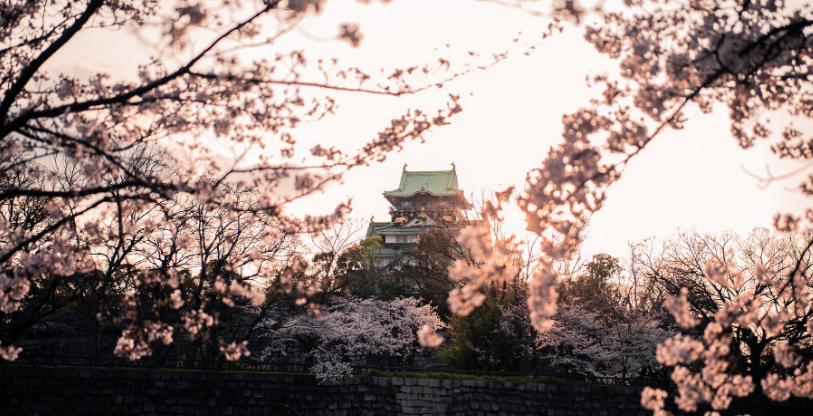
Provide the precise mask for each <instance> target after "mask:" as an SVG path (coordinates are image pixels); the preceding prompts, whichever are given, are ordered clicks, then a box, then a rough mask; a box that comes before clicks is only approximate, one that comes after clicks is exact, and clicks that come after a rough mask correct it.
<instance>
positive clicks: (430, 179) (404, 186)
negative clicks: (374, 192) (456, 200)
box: [384, 169, 462, 197]
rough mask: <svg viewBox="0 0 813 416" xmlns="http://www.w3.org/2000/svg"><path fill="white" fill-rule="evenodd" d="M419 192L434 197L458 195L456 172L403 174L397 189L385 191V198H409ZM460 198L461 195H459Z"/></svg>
mask: <svg viewBox="0 0 813 416" xmlns="http://www.w3.org/2000/svg"><path fill="white" fill-rule="evenodd" d="M419 192H425V193H429V194H431V195H435V196H444V195H460V194H462V192H461V191H460V189H458V187H457V172H455V170H454V169H452V170H434V171H424V172H407V171H406V170H404V172H403V173H402V174H401V184H400V185H399V186H398V189H395V190H392V191H385V192H384V196H385V197H409V196H412V195H415V194H417V193H419ZM461 196H462V195H461Z"/></svg>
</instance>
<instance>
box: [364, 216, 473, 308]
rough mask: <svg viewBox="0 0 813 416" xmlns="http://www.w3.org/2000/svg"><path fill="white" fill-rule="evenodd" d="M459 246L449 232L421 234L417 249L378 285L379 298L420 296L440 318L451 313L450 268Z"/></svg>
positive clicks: (407, 252) (413, 249)
mask: <svg viewBox="0 0 813 416" xmlns="http://www.w3.org/2000/svg"><path fill="white" fill-rule="evenodd" d="M458 249H459V248H458V246H457V243H456V242H455V241H454V238H452V235H451V234H450V233H449V232H448V231H444V230H430V231H427V232H425V233H423V234H421V235H420V237H419V238H418V243H417V244H416V245H415V247H414V248H412V249H410V250H405V251H404V255H403V259H402V261H401V263H400V264H399V265H398V266H397V267H396V268H394V269H393V270H392V271H391V272H390V274H389V276H387V278H386V279H382V280H381V281H380V282H379V297H381V298H382V299H395V298H397V297H406V296H411V297H417V298H421V299H424V300H425V301H427V302H428V303H430V304H432V305H433V306H435V307H436V308H437V311H438V314H439V315H440V316H441V318H444V319H447V318H448V317H449V316H450V315H451V313H450V311H449V307H448V305H447V303H446V298H447V297H448V296H449V291H450V290H452V288H453V287H454V283H453V282H452V281H451V280H449V273H448V270H449V266H450V265H451V264H452V263H453V262H454V260H455V258H456V256H455V252H456V250H458Z"/></svg>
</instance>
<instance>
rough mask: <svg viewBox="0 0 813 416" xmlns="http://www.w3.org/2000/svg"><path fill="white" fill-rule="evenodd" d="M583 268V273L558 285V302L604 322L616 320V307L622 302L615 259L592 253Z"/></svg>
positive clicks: (619, 268)
mask: <svg viewBox="0 0 813 416" xmlns="http://www.w3.org/2000/svg"><path fill="white" fill-rule="evenodd" d="M585 268H586V272H585V273H584V274H582V275H580V276H577V277H575V278H571V279H568V280H565V281H564V282H562V285H561V286H560V292H559V302H560V303H562V304H576V305H580V306H582V307H583V308H584V309H585V310H587V311H590V312H594V313H596V314H598V316H599V317H601V318H603V319H605V320H611V319H615V318H618V310H617V309H618V308H617V306H619V305H620V304H621V303H622V302H623V299H622V296H621V292H620V290H619V285H618V281H617V280H618V278H619V275H620V273H621V265H620V262H619V260H618V259H617V258H615V257H612V256H610V255H609V254H604V253H602V254H596V255H595V256H593V260H591V261H590V262H589V263H587V265H586V266H585Z"/></svg>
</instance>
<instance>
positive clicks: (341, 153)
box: [0, 0, 506, 359]
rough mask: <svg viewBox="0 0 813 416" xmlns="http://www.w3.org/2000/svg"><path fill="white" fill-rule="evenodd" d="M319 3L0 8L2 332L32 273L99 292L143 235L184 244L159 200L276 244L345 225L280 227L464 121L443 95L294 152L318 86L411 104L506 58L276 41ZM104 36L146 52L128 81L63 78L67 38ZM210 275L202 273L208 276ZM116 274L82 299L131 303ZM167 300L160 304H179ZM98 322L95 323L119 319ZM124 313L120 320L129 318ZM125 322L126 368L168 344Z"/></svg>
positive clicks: (3, 348) (299, 222)
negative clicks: (357, 142) (241, 198)
mask: <svg viewBox="0 0 813 416" xmlns="http://www.w3.org/2000/svg"><path fill="white" fill-rule="evenodd" d="M363 2H364V3H366V1H363ZM238 3H239V4H238ZM323 4H324V0H288V1H279V0H264V1H260V0H257V1H249V2H232V1H226V0H224V1H214V2H207V3H201V2H195V1H188V0H177V1H175V0H169V1H156V0H141V1H136V2H129V1H115V0H83V1H73V0H59V1H45V0H35V1H10V2H4V3H3V4H2V5H0V16H1V18H0V21H1V22H2V24H1V25H0V26H2V29H0V74H2V75H0V77H1V78H0V83H1V84H2V87H0V88H2V94H1V95H0V160H2V161H3V162H2V164H0V169H2V172H1V173H2V175H0V176H2V177H3V178H4V179H3V180H2V189H0V201H2V204H3V205H2V207H3V216H2V221H1V222H0V236H2V237H1V238H2V241H1V242H0V244H2V246H0V264H2V267H3V273H2V276H0V322H6V321H7V320H8V319H9V318H7V317H8V316H9V314H14V313H16V312H18V311H19V308H20V307H21V302H22V301H23V300H24V299H26V296H27V295H28V293H29V292H30V291H31V289H32V284H34V282H36V281H37V280H38V279H42V277H43V276H62V277H67V276H74V275H77V274H87V273H91V272H93V271H94V270H102V273H103V274H104V277H102V278H101V281H102V282H112V281H113V280H111V277H112V276H113V274H115V273H113V272H114V271H116V270H119V269H120V267H119V266H121V265H126V264H128V262H129V261H131V260H132V257H131V254H132V253H134V250H136V247H137V246H139V245H141V246H143V245H144V244H147V243H148V242H149V241H150V240H149V238H148V236H153V237H155V236H157V235H163V236H164V238H167V239H168V240H166V241H158V242H154V244H155V245H156V247H158V246H160V247H161V249H162V250H163V248H165V247H164V245H166V246H168V247H170V248H171V247H172V246H173V244H176V243H178V244H181V245H184V244H182V243H188V242H185V241H181V239H183V238H187V237H183V236H184V235H188V234H183V233H182V234H181V236H180V237H178V239H175V240H173V237H172V231H173V227H174V225H173V226H169V225H166V224H165V223H164V221H166V220H167V218H162V214H161V212H163V213H164V214H167V213H169V211H171V210H172V209H169V208H166V207H165V205H166V204H169V205H171V204H174V203H177V202H178V201H187V202H188V201H191V200H194V201H197V203H198V204H199V205H200V206H201V207H206V208H205V209H204V211H206V213H205V214H204V215H205V216H207V217H210V218H215V221H221V219H219V216H220V217H223V218H226V219H227V220H228V221H231V220H234V221H241V220H240V219H239V218H240V216H241V215H251V216H267V217H268V218H270V219H273V221H274V223H275V224H276V225H277V228H278V229H279V230H282V232H284V233H288V234H292V233H303V232H304V233H310V232H318V231H319V230H322V229H324V228H325V227H326V226H328V225H329V224H331V222H332V221H335V220H337V219H340V218H342V217H343V216H344V215H345V214H346V213H347V212H348V211H349V204H347V203H344V204H341V205H339V206H337V207H336V209H335V211H334V213H333V214H331V215H326V216H319V217H316V216H306V217H305V218H294V217H291V216H288V215H286V214H285V213H284V208H285V207H286V205H287V204H289V203H290V202H291V201H293V200H296V199H299V198H303V197H306V196H308V195H310V194H312V193H313V192H315V191H317V190H319V189H321V187H322V186H323V185H324V184H326V183H328V182H330V181H335V180H340V179H341V176H342V174H343V173H344V172H346V171H347V170H348V169H351V168H353V167H357V166H363V165H366V164H369V163H372V162H376V161H382V160H384V159H385V158H386V154H387V152H390V151H393V150H397V149H400V147H401V146H402V145H403V144H404V143H405V142H406V141H408V140H414V139H419V140H422V138H423V135H424V134H425V133H426V132H427V131H429V130H431V129H432V128H435V127H438V126H443V125H445V124H448V123H449V121H450V117H452V116H453V115H454V114H456V113H458V112H460V111H461V107H460V106H459V105H458V102H457V101H458V100H457V97H456V96H453V95H450V96H449V99H448V100H447V102H446V103H445V104H441V106H440V108H434V109H432V110H431V111H423V110H417V109H415V110H408V111H407V112H405V113H404V114H402V115H400V116H397V117H395V118H393V119H392V120H391V121H389V122H386V123H383V124H384V125H383V128H382V129H381V132H380V133H379V134H378V136H377V137H374V138H373V139H372V140H370V141H369V142H368V143H367V144H365V145H363V146H362V147H360V148H358V149H348V148H341V146H339V144H335V143H321V144H318V145H315V146H313V147H311V148H310V149H301V146H298V145H297V140H296V136H295V130H296V128H297V127H298V126H299V125H300V124H301V123H304V122H308V121H314V120H319V119H320V118H322V117H324V116H326V115H329V114H330V113H331V112H332V111H333V109H334V108H335V105H336V100H335V99H334V98H332V97H330V96H329V95H327V93H329V92H341V93H356V94H369V95H380V96H401V95H405V94H415V93H418V92H421V91H424V90H427V89H430V88H442V85H443V83H444V82H445V81H447V80H450V79H454V78H455V77H457V76H460V75H462V74H463V73H466V72H470V71H474V70H479V69H483V68H486V67H489V66H490V65H493V64H494V63H496V62H499V61H501V60H502V59H504V58H505V57H506V55H505V54H503V53H500V54H496V55H493V59H488V60H482V59H481V58H479V55H478V56H473V57H472V60H471V61H470V62H467V63H465V64H463V65H459V66H454V65H453V64H452V63H450V62H449V60H447V59H444V58H442V57H441V58H440V59H438V60H436V61H435V63H433V64H425V63H417V64H416V65H414V66H409V67H405V68H392V70H391V71H390V72H385V73H382V74H381V75H378V74H377V73H376V74H370V73H368V72H365V70H364V69H362V68H357V67H351V66H342V64H340V63H338V62H337V61H336V60H323V59H314V60H311V59H309V56H308V55H307V54H306V52H305V51H303V50H287V49H282V48H279V47H278V46H277V44H278V43H277V42H278V40H279V39H281V38H282V37H285V36H286V35H288V34H289V33H291V31H292V29H293V28H294V27H295V26H296V25H297V24H298V23H299V22H300V21H301V20H302V19H304V18H306V17H307V16H309V15H312V14H315V13H320V12H322V10H323ZM106 31H115V32H116V33H125V34H127V35H128V36H132V37H134V38H137V39H139V40H140V41H141V42H142V44H143V45H144V47H145V48H147V49H149V48H152V49H151V50H150V52H151V53H153V56H152V57H151V58H150V59H148V60H145V61H143V62H141V63H139V65H138V67H137V68H133V73H135V74H136V76H134V77H128V76H125V75H121V74H110V73H104V72H96V73H92V74H91V75H84V74H76V73H72V72H70V70H69V69H67V68H66V66H65V65H61V64H59V63H58V59H60V57H63V58H64V55H65V54H67V53H68V52H66V50H67V47H66V45H71V44H73V43H76V42H79V40H78V39H80V38H81V37H82V35H83V34H85V33H88V32H93V33H96V36H103V34H104V33H107V32H106ZM362 37H363V36H362V33H361V31H360V29H359V28H358V27H357V26H356V25H351V24H346V25H344V26H343V31H341V32H340V36H339V40H340V41H346V42H349V43H350V44H352V45H354V46H355V45H358V43H359V42H360V41H361V39H362ZM249 49H253V50H258V51H260V54H261V55H264V56H266V57H268V58H266V59H253V58H251V56H252V55H250V54H246V53H245V51H247V50H249ZM254 56H257V55H254ZM376 69H378V68H377V67H376ZM91 72H93V71H91ZM223 149H227V151H226V154H225V155H224V154H223ZM139 152H146V154H150V153H155V152H158V153H161V154H162V155H163V156H162V160H163V165H164V167H162V168H160V169H157V168H158V166H151V165H149V164H146V165H144V164H135V165H134V164H131V163H130V162H129V160H132V159H133V157H134V155H135V154H137V153H139ZM60 167H63V168H66V169H69V171H65V170H64V169H62V170H60ZM165 168H169V169H165ZM224 186H226V187H229V186H233V187H236V188H238V189H243V188H249V189H250V190H251V191H252V192H253V193H254V195H255V196H256V200H255V201H254V202H253V203H252V207H251V210H252V211H251V212H250V213H245V212H244V211H243V208H242V207H241V206H240V203H239V202H238V201H237V200H235V199H234V198H221V196H224V195H223V193H222V191H221V190H222V189H223V187H224ZM226 196H234V194H233V193H227V195H226ZM187 202H183V203H182V205H185V204H186V203H187ZM215 206H216V207H215ZM162 210H163V211H162ZM173 215H175V214H173ZM179 215H180V214H179ZM140 216H144V218H140ZM90 218H94V219H93V220H91V219H90ZM134 219H137V220H138V221H133V220H134ZM198 220H199V222H200V221H204V219H203V218H199V219H198ZM205 221H209V219H206V220H205ZM228 221H226V222H228ZM262 221H266V219H263V220H262ZM136 224H137V225H136ZM133 227H135V228H138V229H139V230H135V229H133ZM227 234H228V233H227ZM208 238H209V237H205V238H204V239H208ZM94 242H95V243H97V247H96V248H100V247H101V246H102V245H106V248H105V250H97V251H95V252H94V250H95V249H96V248H93V247H91V245H92V244H94ZM206 242H207V244H208V243H209V240H206ZM218 244H219V243H218ZM153 248H155V247H153ZM157 253H158V252H157V251H155V252H154V253H153V254H155V255H156V256H157V255H158V254H157ZM201 253H203V251H200V252H198V254H201ZM162 254H167V253H166V252H163V251H162ZM244 254H245V253H244ZM167 255H172V256H175V255H176V254H173V253H171V252H170V253H169V254H167ZM206 256H208V254H207V255H205V256H204V257H206ZM215 257H216V256H215ZM227 257H228V256H226V257H217V258H218V259H224V258H227ZM199 260H204V259H203V258H201V259H199ZM141 261H142V262H143V263H141V264H143V265H144V266H145V267H146V265H147V264H152V265H155V263H156V262H158V263H161V264H164V265H165V264H169V263H166V262H165V261H163V260H162V259H161V258H160V256H159V257H156V258H149V256H146V257H142V259H141ZM196 261H197V260H196ZM100 262H101V263H104V264H103V265H101V266H100V264H99V263H100ZM197 262H198V263H199V264H198V267H199V269H197V270H198V272H199V273H200V276H201V277H202V279H201V281H207V282H210V283H211V282H215V286H216V287H215V288H214V290H216V291H218V294H219V295H222V296H225V297H226V298H228V297H229V296H230V295H231V294H234V293H236V294H240V295H247V296H248V297H249V298H251V297H252V296H255V295H251V294H250V293H252V292H249V290H250V289H251V286H244V285H243V284H242V283H240V282H238V281H235V280H233V281H232V282H233V283H225V284H226V285H227V286H226V288H225V289H223V288H222V287H221V286H222V285H219V284H217V278H216V277H214V276H218V275H223V274H222V273H220V272H219V271H217V270H216V271H213V272H212V273H210V270H209V268H210V267H215V268H216V267H220V266H218V264H219V263H218V262H217V261H214V263H212V262H209V261H208V260H207V261H197ZM231 264H232V266H231V267H237V266H236V264H234V263H231ZM128 267H129V266H128ZM172 267H175V265H174V264H172V266H171V267H170V268H168V269H166V270H162V272H161V273H152V272H151V274H150V277H149V278H146V279H147V281H148V282H152V284H155V285H159V284H160V285H170V286H173V287H174V285H175V279H177V274H178V272H179V271H178V270H177V269H173V268H172ZM105 270H106V271H105ZM259 273H262V272H259ZM210 274H211V277H213V279H214V280H211V279H208V277H210ZM130 275H131V276H134V277H133V280H131V281H130V282H129V283H128V284H129V286H127V287H125V286H121V285H118V284H108V283H103V285H106V286H105V287H106V288H107V289H105V291H104V293H105V295H104V296H101V295H100V294H96V295H94V296H97V298H98V299H106V298H107V297H108V296H107V295H111V296H113V294H114V293H115V294H117V295H119V297H120V299H119V300H120V305H124V307H123V309H122V310H128V311H132V310H134V309H133V308H136V309H137V308H141V307H142V306H143V304H142V299H140V296H141V295H140V294H139V293H137V292H138V291H140V290H143V289H137V288H139V287H140V288H143V287H145V286H143V285H141V286H139V285H138V283H140V282H141V281H142V279H144V278H145V277H143V276H136V275H133V274H132V273H130ZM204 276H205V277H206V279H203V277H204ZM267 277H268V276H263V278H267ZM150 279H157V280H150ZM60 281H63V280H60ZM146 284H147V286H149V285H150V284H151V283H146ZM207 284H208V283H207ZM34 286H36V284H34ZM204 286H205V285H204ZM126 288H129V289H130V290H134V291H136V292H131V291H127V290H124V289H126ZM201 290H203V287H201V288H200V290H198V291H197V292H200V291H201ZM206 290H210V289H206ZM197 292H195V293H197ZM128 293H130V294H128ZM172 293H174V292H172ZM177 298H178V296H175V299H170V300H167V302H169V304H174V305H178V304H180V303H181V301H180V300H177ZM193 298H195V299H199V298H202V297H201V296H199V295H198V294H193ZM187 300H188V299H187ZM101 302H103V303H104V302H106V301H101ZM224 302H225V303H226V304H227V303H229V302H228V301H227V300H224ZM203 303H205V302H202V303H201V304H203ZM208 305H211V304H208ZM102 309H104V308H102ZM107 309H108V310H112V309H111V308H110V307H107ZM192 309H193V308H188V309H185V310H182V313H183V319H184V321H183V322H185V324H184V328H185V329H186V330H187V331H189V332H190V334H200V333H201V332H200V331H196V330H195V328H198V329H202V328H208V327H209V326H211V325H209V324H210V323H214V322H216V319H215V318H213V317H212V316H211V315H209V314H208V312H206V313H204V312H202V311H201V310H200V309H199V308H197V309H194V310H192ZM100 312H101V317H102V318H103V319H106V317H109V318H110V319H112V317H113V316H114V315H115V314H112V313H107V312H105V311H104V310H102V311H100ZM139 316H141V315H140V314H139ZM138 319H141V318H137V317H136V316H135V315H133V316H130V317H129V318H128V319H127V321H128V322H135V321H136V320H138ZM130 328H132V329H131V330H126V331H125V333H124V336H123V338H122V340H121V343H120V347H121V348H120V349H119V353H121V354H123V355H127V356H129V357H131V358H137V357H138V356H142V355H144V354H146V353H147V352H148V350H149V342H146V343H145V342H144V340H145V339H146V340H147V341H158V340H160V341H165V342H166V341H169V340H170V339H171V336H170V335H171V334H172V333H173V327H171V326H169V325H168V324H166V323H165V322H162V321H161V320H160V317H158V316H154V317H153V318H151V319H149V322H146V321H144V322H143V324H142V325H137V326H131V327H130ZM11 342H12V340H11V339H2V340H0V355H2V358H4V359H13V358H14V357H15V356H16V355H17V353H18V352H19V349H18V348H15V347H13V345H11ZM229 351H230V352H233V351H235V348H231V349H230V350H229Z"/></svg>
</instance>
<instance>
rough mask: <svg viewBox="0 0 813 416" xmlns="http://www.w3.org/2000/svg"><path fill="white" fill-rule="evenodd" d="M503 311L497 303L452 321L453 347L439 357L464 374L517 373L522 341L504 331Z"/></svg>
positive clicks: (491, 301)
mask: <svg viewBox="0 0 813 416" xmlns="http://www.w3.org/2000/svg"><path fill="white" fill-rule="evenodd" d="M503 318H504V317H503V310H502V309H501V308H500V306H499V304H498V302H497V301H496V300H494V299H487V300H486V301H485V302H484V303H483V305H481V306H480V307H478V308H477V309H475V310H474V311H473V312H472V313H470V314H469V315H467V316H454V317H452V318H451V320H450V321H449V327H450V332H451V334H452V343H451V344H450V345H449V346H447V347H445V348H443V349H441V350H440V351H438V356H439V357H440V358H442V359H443V360H444V361H446V363H448V364H449V365H451V366H453V367H455V368H459V369H461V370H483V371H517V370H518V367H519V359H520V354H519V353H520V351H521V348H522V344H523V339H521V338H518V337H516V336H514V334H511V333H507V332H505V331H504V330H503V328H502V327H501V325H500V324H501V322H502V321H503Z"/></svg>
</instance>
